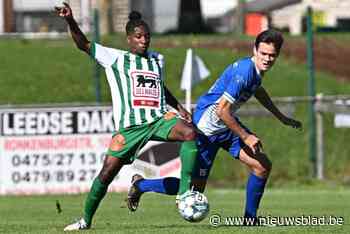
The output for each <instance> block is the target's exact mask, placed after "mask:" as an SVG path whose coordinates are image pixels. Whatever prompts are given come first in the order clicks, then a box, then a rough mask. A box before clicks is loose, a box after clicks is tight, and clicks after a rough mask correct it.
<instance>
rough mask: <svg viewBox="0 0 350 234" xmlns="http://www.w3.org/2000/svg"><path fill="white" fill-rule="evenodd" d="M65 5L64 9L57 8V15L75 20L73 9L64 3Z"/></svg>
mask: <svg viewBox="0 0 350 234" xmlns="http://www.w3.org/2000/svg"><path fill="white" fill-rule="evenodd" d="M63 5H64V6H63V7H55V10H56V12H57V15H58V16H60V17H63V18H65V19H68V18H73V13H72V9H71V8H70V6H69V5H68V3H66V2H63Z"/></svg>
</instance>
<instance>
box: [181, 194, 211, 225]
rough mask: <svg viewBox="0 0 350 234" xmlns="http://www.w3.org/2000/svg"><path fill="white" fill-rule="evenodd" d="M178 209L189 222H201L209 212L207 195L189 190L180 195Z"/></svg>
mask: <svg viewBox="0 0 350 234" xmlns="http://www.w3.org/2000/svg"><path fill="white" fill-rule="evenodd" d="M178 209H179V212H180V215H181V217H182V218H184V219H185V220H187V221H189V222H200V221H202V220H203V219H204V218H205V217H206V216H207V215H208V213H209V203H208V199H207V198H206V196H205V195H204V194H202V193H200V192H197V191H187V192H185V193H184V194H182V195H181V196H180V199H179V202H178Z"/></svg>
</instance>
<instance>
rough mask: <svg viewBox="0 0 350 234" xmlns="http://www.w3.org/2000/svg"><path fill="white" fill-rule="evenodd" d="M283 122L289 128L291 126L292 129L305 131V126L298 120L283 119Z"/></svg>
mask: <svg viewBox="0 0 350 234" xmlns="http://www.w3.org/2000/svg"><path fill="white" fill-rule="evenodd" d="M282 122H283V123H284V124H285V125H287V126H291V127H292V128H296V129H299V130H302V129H303V124H302V123H301V122H300V121H298V120H295V119H291V118H285V119H283V121H282Z"/></svg>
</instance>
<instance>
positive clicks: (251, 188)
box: [244, 173, 267, 217]
mask: <svg viewBox="0 0 350 234" xmlns="http://www.w3.org/2000/svg"><path fill="white" fill-rule="evenodd" d="M266 181H267V179H266V178H261V177H258V176H256V175H254V174H253V173H251V174H250V176H249V179H248V183H247V188H246V206H245V213H244V216H245V217H256V213H257V210H258V208H259V203H260V200H261V198H262V196H263V193H264V188H265V184H266Z"/></svg>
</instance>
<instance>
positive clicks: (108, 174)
mask: <svg viewBox="0 0 350 234" xmlns="http://www.w3.org/2000/svg"><path fill="white" fill-rule="evenodd" d="M115 175H116V170H115V169H114V167H113V165H106V164H104V165H103V167H102V169H101V171H100V173H99V174H98V177H99V179H100V181H101V183H103V184H107V185H108V184H110V183H111V182H112V181H113V179H114V176H115Z"/></svg>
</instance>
